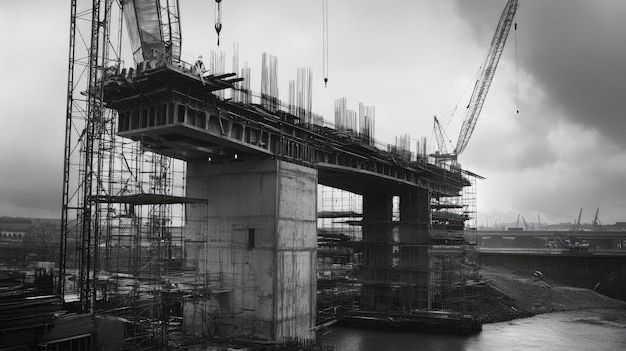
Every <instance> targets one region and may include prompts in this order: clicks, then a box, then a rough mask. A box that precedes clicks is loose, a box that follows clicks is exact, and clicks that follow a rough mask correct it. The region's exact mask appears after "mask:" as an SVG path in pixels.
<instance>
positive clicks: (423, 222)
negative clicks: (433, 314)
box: [398, 188, 431, 311]
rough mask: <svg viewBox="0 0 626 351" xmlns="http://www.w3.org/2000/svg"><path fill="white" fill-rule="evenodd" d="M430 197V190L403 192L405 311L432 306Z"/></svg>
mask: <svg viewBox="0 0 626 351" xmlns="http://www.w3.org/2000/svg"><path fill="white" fill-rule="evenodd" d="M429 230H430V196H429V192H428V189H422V188H406V189H403V191H402V192H401V193H400V230H399V238H398V248H399V263H398V271H399V280H400V282H402V283H403V285H401V286H400V287H399V304H400V308H401V309H402V310H404V311H409V310H411V309H424V308H428V309H430V307H431V306H430V304H429V289H428V281H429V276H428V275H429V263H428V262H429V260H428V244H429Z"/></svg>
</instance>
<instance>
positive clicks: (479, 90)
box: [435, 0, 519, 162]
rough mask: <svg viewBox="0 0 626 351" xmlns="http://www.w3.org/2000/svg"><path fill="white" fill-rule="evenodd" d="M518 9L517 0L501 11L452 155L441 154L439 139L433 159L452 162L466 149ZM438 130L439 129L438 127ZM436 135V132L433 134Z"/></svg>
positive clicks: (509, 1) (509, 2)
mask: <svg viewBox="0 0 626 351" xmlns="http://www.w3.org/2000/svg"><path fill="white" fill-rule="evenodd" d="M518 7H519V1H518V0H508V1H507V3H506V6H505V7H504V10H503V11H502V15H501V16H500V21H499V22H498V26H497V27H496V32H495V34H494V36H493V39H492V40H491V45H490V46H489V51H488V53H487V57H486V58H485V61H484V62H483V64H482V66H481V71H480V75H479V77H478V80H476V83H475V85H474V91H473V92H472V97H471V98H470V102H469V104H468V105H467V109H466V114H465V119H464V120H463V124H462V126H461V131H460V133H459V138H458V139H457V142H456V147H455V148H454V151H453V152H452V154H448V155H444V154H443V153H442V152H441V151H443V150H441V144H439V139H437V140H438V144H439V146H440V153H439V156H435V157H439V158H444V159H451V160H453V162H454V161H456V159H457V158H458V156H459V155H460V154H461V153H462V152H463V151H464V150H465V148H466V147H467V144H468V143H469V140H470V137H471V136H472V133H473V132H474V128H475V127H476V122H477V121H478V116H480V111H481V110H482V108H483V104H484V103H485V99H486V98H487V93H488V92H489V87H490V86H491V82H492V81H493V77H494V75H495V73H496V68H497V67H498V62H499V61H500V57H501V56H502V51H503V50H504V44H506V40H507V38H508V35H509V31H510V29H511V25H512V23H513V19H514V18H515V14H516V12H517V8H518ZM435 124H436V126H435V127H436V128H435V130H437V125H439V122H438V121H437V120H436V119H435ZM439 128H441V126H440V125H439ZM436 133H437V132H435V134H436Z"/></svg>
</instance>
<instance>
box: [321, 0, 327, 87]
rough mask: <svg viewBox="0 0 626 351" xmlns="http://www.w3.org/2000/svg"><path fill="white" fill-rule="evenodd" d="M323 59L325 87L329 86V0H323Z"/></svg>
mask: <svg viewBox="0 0 626 351" xmlns="http://www.w3.org/2000/svg"><path fill="white" fill-rule="evenodd" d="M322 17H323V24H322V26H323V28H322V32H323V33H322V46H323V50H322V51H323V53H322V61H323V67H324V68H323V70H324V72H323V74H324V87H327V86H328V0H322Z"/></svg>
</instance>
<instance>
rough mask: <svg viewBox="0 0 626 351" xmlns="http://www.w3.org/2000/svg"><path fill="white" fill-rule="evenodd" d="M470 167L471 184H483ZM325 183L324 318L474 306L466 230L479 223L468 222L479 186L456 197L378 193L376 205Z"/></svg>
mask: <svg viewBox="0 0 626 351" xmlns="http://www.w3.org/2000/svg"><path fill="white" fill-rule="evenodd" d="M410 158H414V156H410ZM418 159H419V157H418ZM464 174H465V175H466V176H467V177H468V178H469V177H470V176H471V178H472V179H471V180H470V179H467V183H466V184H467V185H469V184H470V183H471V184H472V185H475V180H476V178H478V177H479V176H476V175H474V174H471V173H464ZM320 188H321V189H320V191H319V194H318V211H319V212H318V314H319V316H318V318H319V321H318V323H323V322H325V321H328V320H332V319H333V318H335V319H338V320H342V319H346V317H347V316H351V317H355V316H357V317H358V316H361V317H362V316H365V315H367V316H368V318H370V317H373V318H374V319H376V318H379V319H380V320H384V319H385V318H389V317H392V316H393V317H394V318H395V317H397V318H424V313H427V312H428V313H460V315H465V314H468V313H469V314H471V313H472V305H473V299H474V298H475V294H473V292H472V291H471V284H469V285H468V284H467V280H468V279H471V277H472V273H473V269H472V268H471V267H472V263H471V262H470V260H471V252H472V247H471V243H470V242H469V241H468V240H466V237H467V234H466V233H467V232H470V233H471V232H472V230H473V229H472V227H471V225H466V222H468V223H471V222H472V220H473V219H474V218H473V217H474V216H475V190H474V189H470V190H467V189H466V190H465V191H462V192H461V193H459V194H457V195H454V196H451V195H450V194H442V193H436V192H434V191H429V190H426V189H422V190H414V191H411V192H409V195H407V194H406V192H405V193H402V192H401V193H400V195H390V194H386V195H384V196H383V195H377V196H378V197H377V198H376V199H375V200H374V202H376V204H375V205H372V204H370V205H367V206H370V207H371V206H374V207H375V209H372V208H370V209H369V210H368V209H366V208H364V207H365V204H364V198H363V196H362V195H358V194H354V193H350V192H348V191H344V190H340V189H335V188H331V187H326V186H320ZM465 188H468V186H466V187H465ZM411 194H412V195H411ZM370 196H371V195H370ZM411 196H413V197H414V198H413V199H410V197H411ZM423 197H426V198H427V199H426V200H425V201H423V200H418V198H423ZM370 201H371V200H370ZM402 201H404V202H405V204H402V203H401V202H402ZM383 203H386V204H387V205H381V204H383ZM407 204H408V205H407ZM472 205H473V207H472ZM416 206H417V207H416ZM372 211H374V212H372ZM403 214H404V217H403ZM382 218H387V220H383V219H382ZM355 320H356V321H357V322H358V321H362V320H359V319H352V321H355Z"/></svg>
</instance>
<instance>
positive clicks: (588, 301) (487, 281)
mask: <svg viewBox="0 0 626 351" xmlns="http://www.w3.org/2000/svg"><path fill="white" fill-rule="evenodd" d="M478 274H479V276H480V278H481V281H484V287H483V288H482V289H481V294H480V297H479V298H478V301H477V302H476V304H475V306H474V313H475V315H476V316H477V317H479V318H481V320H482V322H483V323H497V322H506V321H510V320H514V319H520V318H528V317H532V316H535V315H538V314H543V313H550V312H562V311H574V310H582V309H603V308H608V309H626V301H621V300H616V299H613V298H610V297H607V296H604V295H602V294H599V293H597V292H595V291H592V290H590V289H585V288H577V287H572V286H566V285H563V284H559V283H557V282H552V281H550V280H549V279H546V278H539V277H535V276H528V275H524V274H518V273H516V272H514V271H510V270H508V269H506V268H502V267H495V266H481V267H480V268H479V269H478Z"/></svg>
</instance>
